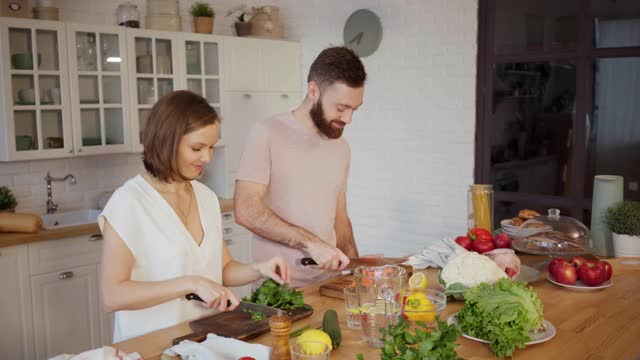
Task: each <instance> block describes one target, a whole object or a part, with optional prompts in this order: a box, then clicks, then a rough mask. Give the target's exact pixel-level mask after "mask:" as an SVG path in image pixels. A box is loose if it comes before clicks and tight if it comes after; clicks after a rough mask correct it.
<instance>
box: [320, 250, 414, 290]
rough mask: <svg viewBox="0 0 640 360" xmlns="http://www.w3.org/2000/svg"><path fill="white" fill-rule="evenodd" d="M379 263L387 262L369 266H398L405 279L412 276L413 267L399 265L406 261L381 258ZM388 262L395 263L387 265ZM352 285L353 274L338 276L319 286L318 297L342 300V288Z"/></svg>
mask: <svg viewBox="0 0 640 360" xmlns="http://www.w3.org/2000/svg"><path fill="white" fill-rule="evenodd" d="M380 260H381V261H383V262H384V261H387V263H386V264H379V265H371V266H380V265H400V266H402V267H403V268H405V269H407V278H409V277H410V276H411V275H412V274H413V266H411V265H405V264H400V263H401V262H404V261H406V259H393V258H383V259H380ZM390 261H395V262H392V263H389V262H390ZM353 283H354V278H353V274H351V275H343V276H339V277H337V278H335V279H333V280H331V281H329V282H326V283H324V284H323V285H320V295H324V296H328V297H332V298H336V299H344V288H346V287H348V286H350V285H351V284H353Z"/></svg>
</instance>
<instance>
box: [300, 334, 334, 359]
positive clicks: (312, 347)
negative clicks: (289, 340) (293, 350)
mask: <svg viewBox="0 0 640 360" xmlns="http://www.w3.org/2000/svg"><path fill="white" fill-rule="evenodd" d="M307 341H314V342H317V343H323V344H326V345H327V346H328V347H329V350H333V347H332V346H331V338H330V337H329V335H328V334H327V333H326V332H324V331H322V330H318V329H312V330H307V331H305V332H303V333H302V335H300V336H298V338H297V339H296V343H298V344H300V343H304V342H307ZM314 342H308V343H306V344H302V345H301V350H302V352H304V353H305V354H306V355H318V354H322V353H323V352H324V346H322V345H321V344H317V343H314Z"/></svg>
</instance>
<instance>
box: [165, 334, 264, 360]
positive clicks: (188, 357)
mask: <svg viewBox="0 0 640 360" xmlns="http://www.w3.org/2000/svg"><path fill="white" fill-rule="evenodd" d="M164 353H165V354H166V355H169V356H176V355H180V357H181V358H182V360H237V359H239V358H240V357H242V356H251V357H253V358H255V359H256V360H269V356H271V348H270V347H268V346H264V345H260V344H249V343H246V342H244V341H240V340H236V339H231V338H226V337H222V336H218V335H216V334H209V335H207V340H205V341H203V342H201V343H197V342H194V341H190V340H183V341H181V342H180V344H178V345H175V346H173V347H170V348H168V349H167V350H165V351H164Z"/></svg>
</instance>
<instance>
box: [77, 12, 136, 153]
mask: <svg viewBox="0 0 640 360" xmlns="http://www.w3.org/2000/svg"><path fill="white" fill-rule="evenodd" d="M67 36H68V43H69V68H70V69H69V74H70V79H71V103H72V111H73V119H74V122H73V129H74V131H73V133H74V135H73V139H74V145H75V153H76V154H77V155H87V154H97V153H100V154H103V153H115V152H126V151H130V150H131V141H130V132H131V120H130V115H129V114H130V112H129V87H128V82H127V60H129V58H128V57H127V56H125V55H126V35H125V31H124V28H121V27H105V26H92V25H79V24H78V25H76V24H70V25H67Z"/></svg>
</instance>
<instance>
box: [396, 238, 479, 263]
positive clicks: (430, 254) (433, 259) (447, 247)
mask: <svg viewBox="0 0 640 360" xmlns="http://www.w3.org/2000/svg"><path fill="white" fill-rule="evenodd" d="M465 252H467V250H466V249H465V248H463V247H462V246H460V245H458V244H457V243H456V242H455V240H454V239H453V238H452V237H446V238H443V239H440V240H438V241H436V242H434V243H431V244H429V245H427V246H425V248H424V249H422V250H420V251H418V252H417V253H415V254H413V255H411V256H409V259H408V260H407V261H406V262H405V264H408V265H411V266H413V268H414V269H426V268H428V267H434V268H436V267H438V268H442V267H444V265H445V264H446V263H447V260H448V259H449V258H450V257H451V256H453V255H457V254H462V253H465Z"/></svg>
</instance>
